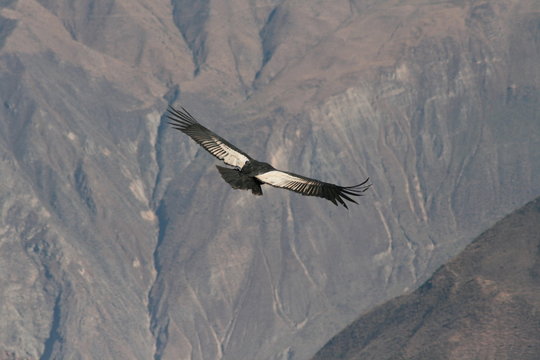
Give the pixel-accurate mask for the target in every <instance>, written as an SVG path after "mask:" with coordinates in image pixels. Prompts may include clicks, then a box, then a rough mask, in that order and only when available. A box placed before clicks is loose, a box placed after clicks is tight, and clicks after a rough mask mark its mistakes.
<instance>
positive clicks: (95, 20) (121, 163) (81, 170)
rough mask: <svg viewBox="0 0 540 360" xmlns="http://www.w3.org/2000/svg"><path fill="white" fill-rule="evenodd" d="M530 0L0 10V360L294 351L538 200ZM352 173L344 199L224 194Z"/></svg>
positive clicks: (125, 1) (538, 20)
mask: <svg viewBox="0 0 540 360" xmlns="http://www.w3.org/2000/svg"><path fill="white" fill-rule="evenodd" d="M539 55H540V7H539V4H538V2H537V1H535V0H493V1H486V0H461V1H458V0H453V1H439V2H429V1H424V0H405V1H403V0H399V1H398V0H383V1H372V0H363V1H362V0H358V1H356V0H347V1H345V0H337V1H321V2H314V1H310V0H290V1H286V0H249V1H248V0H215V1H208V0H195V1H186V0H172V1H171V0H166V1H164V0H156V1H144V0H78V1H63V0H0V174H1V177H2V182H1V183H0V184H1V185H0V214H1V216H0V270H1V271H0V319H2V321H0V358H7V359H43V360H45V359H60V358H69V359H96V358H102V359H105V358H109V359H150V358H154V359H164V360H165V359H190V360H199V359H205V360H206V359H223V360H227V359H228V360H231V359H234V360H237V359H258V360H259V359H260V360H265V359H289V360H291V359H296V360H297V359H307V358H309V357H310V356H312V355H313V354H314V353H315V351H317V349H319V348H320V347H321V346H322V345H323V344H324V343H325V342H326V341H327V340H328V339H329V338H330V337H331V336H333V335H334V334H335V333H336V332H337V331H339V330H340V329H342V328H343V327H344V326H346V324H348V323H349V322H350V321H351V319H354V318H356V317H357V316H358V315H359V314H360V313H363V312H365V311H367V310H368V309H370V308H372V307H373V306H374V305H376V304H379V303H382V302H383V301H385V300H387V299H389V298H391V297H394V296H396V295H399V294H402V293H403V292H404V291H407V290H409V289H411V288H413V287H415V286H418V285H419V284H421V283H422V282H423V281H424V280H425V279H427V278H428V277H429V276H430V274H431V273H432V271H434V270H435V269H436V268H437V267H438V266H440V265H441V264H442V263H444V262H445V261H446V260H448V259H449V258H450V257H451V256H453V255H455V254H456V253H458V252H459V251H460V250H461V249H462V248H463V247H464V246H465V245H466V244H467V243H468V241H469V240H470V239H472V238H473V237H474V236H476V235H477V234H479V233H480V232H481V231H483V230H484V229H486V228H487V227H488V226H489V225H490V224H492V223H493V222H494V221H495V220H497V219H499V218H500V217H502V216H503V215H504V214H507V213H509V212H510V211H512V210H514V209H516V208H518V207H520V206H522V205H523V204H525V203H526V202H528V201H530V200H531V199H534V198H536V197H537V196H539V195H540V121H539V119H540V116H539V110H540V105H539V104H540V102H539V101H538V100H539V96H540V95H539V90H538V89H539V85H540V69H539V67H538V63H539V60H540V56H539ZM167 103H173V104H182V105H184V106H186V107H187V108H188V109H189V110H190V111H191V112H192V113H193V114H194V115H196V116H197V117H198V118H199V120H200V121H201V122H202V123H203V124H205V125H206V126H208V127H209V128H211V129H213V130H215V131H216V132H217V133H219V134H221V135H222V136H224V137H225V138H227V139H228V140H230V141H231V142H232V143H234V144H235V145H237V146H239V147H240V148H242V149H243V150H245V151H246V152H248V153H249V154H250V155H252V156H253V157H255V158H257V159H260V160H266V161H269V162H271V163H272V164H273V165H274V166H276V167H277V168H281V169H284V170H286V169H289V170H291V171H295V172H298V173H301V174H304V175H307V176H312V177H317V178H320V179H322V180H325V181H330V182H337V183H340V184H343V185H352V184H356V183H359V182H361V181H362V180H364V179H365V177H367V176H369V177H370V178H371V181H372V183H373V187H372V189H370V192H369V194H368V196H365V197H364V198H362V199H360V200H361V201H360V204H359V205H358V206H355V207H353V208H351V209H350V211H347V210H345V209H342V208H336V207H334V206H333V205H332V204H331V203H329V202H328V201H326V200H324V199H315V198H307V197H302V196H299V195H297V194H294V193H289V192H286V191H282V190H278V189H274V188H264V189H263V191H264V193H265V195H264V196H263V197H254V196H252V195H251V194H250V193H248V192H241V191H235V190H232V189H231V188H229V186H228V185H227V184H226V183H224V182H223V181H222V180H221V178H220V176H219V174H218V172H217V171H216V169H215V167H214V165H215V164H216V163H217V161H216V160H215V159H214V158H212V157H211V156H210V155H209V154H207V153H206V152H204V150H201V149H200V148H199V147H198V146H197V145H196V144H194V143H193V142H192V141H190V140H189V139H188V138H187V137H186V136H184V135H183V134H181V133H179V132H176V131H174V130H171V129H170V127H169V126H168V125H167V124H166V121H164V118H163V114H164V111H165V109H166V106H167Z"/></svg>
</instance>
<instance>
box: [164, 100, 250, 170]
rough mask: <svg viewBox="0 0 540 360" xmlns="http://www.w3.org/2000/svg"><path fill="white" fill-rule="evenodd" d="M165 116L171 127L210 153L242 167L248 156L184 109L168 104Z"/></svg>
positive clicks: (228, 163) (229, 163)
mask: <svg viewBox="0 0 540 360" xmlns="http://www.w3.org/2000/svg"><path fill="white" fill-rule="evenodd" d="M167 111H168V114H167V118H168V119H169V120H170V121H169V124H171V125H172V127H173V128H175V129H177V130H180V131H182V132H183V133H185V134H187V135H189V137H191V138H192V139H193V140H195V141H196V142H197V143H198V144H199V145H201V146H202V147H203V148H204V149H205V150H207V151H208V152H209V153H210V154H212V155H214V156H215V157H217V158H218V159H220V160H223V162H224V163H225V164H227V165H231V166H236V167H239V168H242V167H243V166H244V164H245V163H246V162H248V161H249V160H250V157H249V156H248V155H247V154H245V153H244V152H242V151H241V150H240V149H238V148H237V147H236V146H234V145H233V144H231V143H230V142H228V141H227V140H225V139H223V138H222V137H221V136H219V135H217V134H215V133H213V132H212V131H210V130H208V129H207V128H205V127H204V126H202V125H201V124H199V123H198V122H197V120H195V118H194V117H193V116H191V114H190V113H189V112H187V110H186V109H184V108H183V107H181V110H177V109H175V108H173V107H172V106H170V105H169V108H168V109H167Z"/></svg>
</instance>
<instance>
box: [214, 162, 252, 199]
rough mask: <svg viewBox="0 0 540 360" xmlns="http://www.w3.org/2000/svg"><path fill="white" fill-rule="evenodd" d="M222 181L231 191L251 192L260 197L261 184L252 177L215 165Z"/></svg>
mask: <svg viewBox="0 0 540 360" xmlns="http://www.w3.org/2000/svg"><path fill="white" fill-rule="evenodd" d="M216 167H217V169H218V171H219V173H220V174H221V177H222V178H223V180H225V181H226V182H227V183H228V184H229V185H231V187H232V188H233V189H241V190H251V192H252V193H253V194H254V195H262V194H263V193H262V189H261V182H260V181H259V180H257V179H255V178H254V177H251V176H247V175H244V174H242V173H241V172H240V171H239V170H236V169H229V168H226V167H223V166H218V165H216Z"/></svg>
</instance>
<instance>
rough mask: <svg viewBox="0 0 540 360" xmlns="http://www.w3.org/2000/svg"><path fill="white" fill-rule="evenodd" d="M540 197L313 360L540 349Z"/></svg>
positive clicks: (476, 355)
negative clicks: (412, 290) (415, 288)
mask: <svg viewBox="0 0 540 360" xmlns="http://www.w3.org/2000/svg"><path fill="white" fill-rule="evenodd" d="M539 275H540V198H538V199H536V200H534V201H532V202H531V203H529V204H527V205H526V206H524V207H523V208H521V209H520V210H518V211H516V212H515V213H512V214H510V215H509V216H507V217H505V218H504V219H503V220H501V221H499V222H498V223H497V224H496V225H495V226H494V227H493V228H491V229H489V230H488V231H486V232H485V233H483V234H482V235H480V236H479V237H478V238H477V239H476V240H475V241H474V242H473V243H472V244H470V245H469V246H467V247H466V248H465V250H464V251H463V252H462V253H461V254H459V256H457V257H456V258H455V259H453V260H452V261H450V262H449V263H448V264H446V265H444V266H442V267H441V268H440V269H439V270H437V271H436V272H435V274H434V275H433V277H431V278H430V279H429V280H428V281H427V282H426V283H424V284H423V285H422V286H421V287H420V288H418V289H417V290H416V291H414V292H413V293H411V294H408V295H404V296H401V297H399V298H397V299H394V300H391V301H389V302H387V303H385V304H384V305H382V306H380V307H378V308H376V309H375V310H373V311H371V312H369V313H367V314H366V315H364V316H362V317H360V318H359V319H357V320H356V321H354V322H353V323H352V324H351V325H349V326H348V327H347V328H346V329H345V330H344V331H342V332H341V333H339V334H338V335H337V336H335V337H334V338H333V339H332V340H331V341H330V342H329V343H328V344H327V345H325V346H324V347H323V348H322V349H321V350H320V351H319V352H318V353H317V354H316V356H315V357H314V358H313V360H316V359H320V360H332V359H343V360H355V359H362V360H368V359H377V360H384V359H411V360H415V359H434V360H437V359H463V360H468V359H501V360H502V359H509V360H510V359H523V360H527V359H530V360H536V359H538V354H540V338H539V337H538V333H539V332H540V325H539V324H540V315H539V314H540V277H539Z"/></svg>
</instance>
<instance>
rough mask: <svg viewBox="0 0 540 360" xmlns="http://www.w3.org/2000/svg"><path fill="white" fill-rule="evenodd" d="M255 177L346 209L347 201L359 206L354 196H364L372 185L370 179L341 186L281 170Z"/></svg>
mask: <svg viewBox="0 0 540 360" xmlns="http://www.w3.org/2000/svg"><path fill="white" fill-rule="evenodd" d="M255 177H256V178H257V179H259V180H260V181H262V182H264V183H266V184H269V185H272V186H275V187H280V188H284V189H288V190H291V191H295V192H297V193H300V194H302V195H307V196H318V197H322V198H325V199H328V200H330V201H331V202H333V203H334V205H339V204H341V205H343V206H345V208H347V204H346V203H345V200H348V201H351V202H353V203H355V204H357V202H356V201H354V199H353V198H352V196H362V195H364V192H365V191H366V190H367V189H368V188H369V187H370V186H371V184H367V182H368V181H369V178H367V179H366V180H365V181H364V182H363V183H361V184H358V185H354V186H339V185H334V184H330V183H326V182H323V181H319V180H315V179H310V178H307V177H304V176H300V175H296V174H293V173H290V172H285V171H280V170H272V171H268V172H266V173H263V174H259V175H257V176H255ZM366 184H367V185H366ZM338 203H339V204H338Z"/></svg>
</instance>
